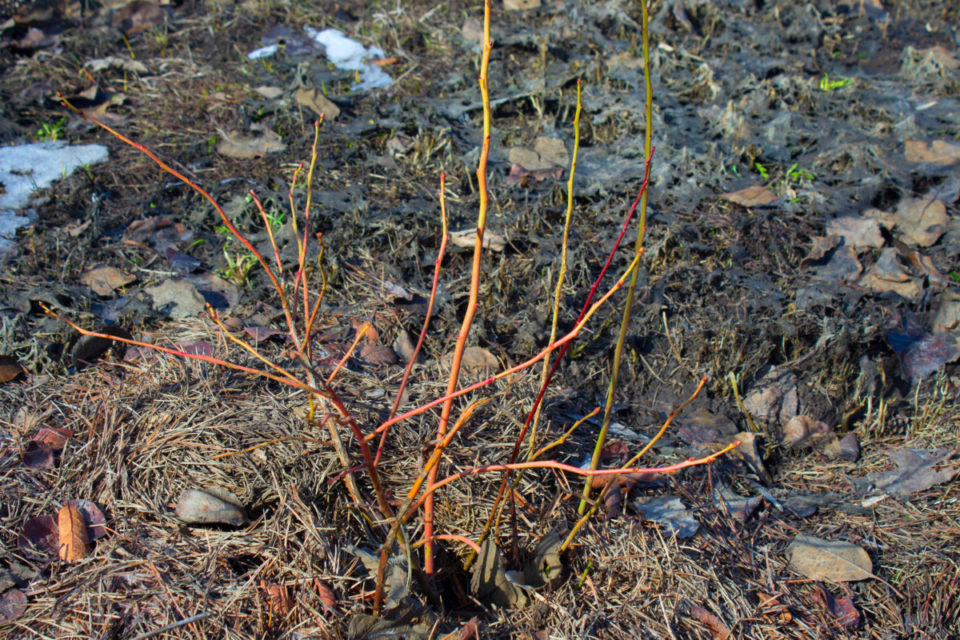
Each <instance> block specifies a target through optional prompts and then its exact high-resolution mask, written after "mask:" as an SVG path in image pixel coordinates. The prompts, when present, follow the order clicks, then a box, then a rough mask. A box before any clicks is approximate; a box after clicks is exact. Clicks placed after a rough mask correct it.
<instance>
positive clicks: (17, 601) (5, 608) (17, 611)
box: [0, 589, 27, 623]
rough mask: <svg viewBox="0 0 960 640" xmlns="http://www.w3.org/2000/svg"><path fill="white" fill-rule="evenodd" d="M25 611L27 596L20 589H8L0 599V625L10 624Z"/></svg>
mask: <svg viewBox="0 0 960 640" xmlns="http://www.w3.org/2000/svg"><path fill="white" fill-rule="evenodd" d="M26 610H27V596H26V595H25V594H24V593H23V591H20V589H8V590H7V591H5V592H4V594H3V596H2V597H0V623H3V622H11V621H13V620H16V619H17V618H19V617H20V616H22V615H23V613H24V611H26Z"/></svg>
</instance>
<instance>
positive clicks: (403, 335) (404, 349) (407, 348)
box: [393, 329, 417, 364]
mask: <svg viewBox="0 0 960 640" xmlns="http://www.w3.org/2000/svg"><path fill="white" fill-rule="evenodd" d="M416 348H417V345H416V343H415V342H414V341H413V338H411V337H410V334H409V333H408V332H407V330H406V329H400V331H399V332H398V333H397V338H396V340H394V341H393V351H394V353H396V354H397V357H399V358H400V361H401V362H403V363H404V364H406V363H408V362H410V360H411V358H413V352H414V350H416Z"/></svg>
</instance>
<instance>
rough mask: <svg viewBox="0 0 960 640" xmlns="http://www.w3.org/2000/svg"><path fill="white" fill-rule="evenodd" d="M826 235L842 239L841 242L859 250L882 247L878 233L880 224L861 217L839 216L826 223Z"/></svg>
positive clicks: (881, 235) (880, 236) (880, 235)
mask: <svg viewBox="0 0 960 640" xmlns="http://www.w3.org/2000/svg"><path fill="white" fill-rule="evenodd" d="M826 231H827V235H828V236H829V235H835V236H840V237H841V238H843V241H844V242H845V243H846V244H848V245H850V246H851V247H853V248H854V249H859V248H863V247H878V248H879V247H882V246H883V242H884V241H883V234H881V233H880V223H879V222H877V221H876V220H874V219H871V218H864V217H861V216H841V217H839V218H834V219H833V220H830V221H829V222H827V229H826Z"/></svg>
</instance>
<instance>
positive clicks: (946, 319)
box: [931, 289, 960, 333]
mask: <svg viewBox="0 0 960 640" xmlns="http://www.w3.org/2000/svg"><path fill="white" fill-rule="evenodd" d="M931 330H932V331H933V332H934V333H947V332H949V331H957V330H960V294H958V293H954V292H953V291H950V290H949V289H947V290H945V291H944V292H943V293H941V294H940V306H939V307H938V308H937V315H935V316H934V317H933V323H932V326H931Z"/></svg>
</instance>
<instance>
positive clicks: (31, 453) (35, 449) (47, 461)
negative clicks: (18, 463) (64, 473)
mask: <svg viewBox="0 0 960 640" xmlns="http://www.w3.org/2000/svg"><path fill="white" fill-rule="evenodd" d="M20 459H21V460H22V461H23V466H25V467H26V468H27V469H52V468H53V449H52V448H50V447H48V446H47V445H45V444H42V443H40V442H36V441H34V440H31V441H30V442H28V443H27V444H26V446H24V448H23V452H22V453H21V454H20Z"/></svg>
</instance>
